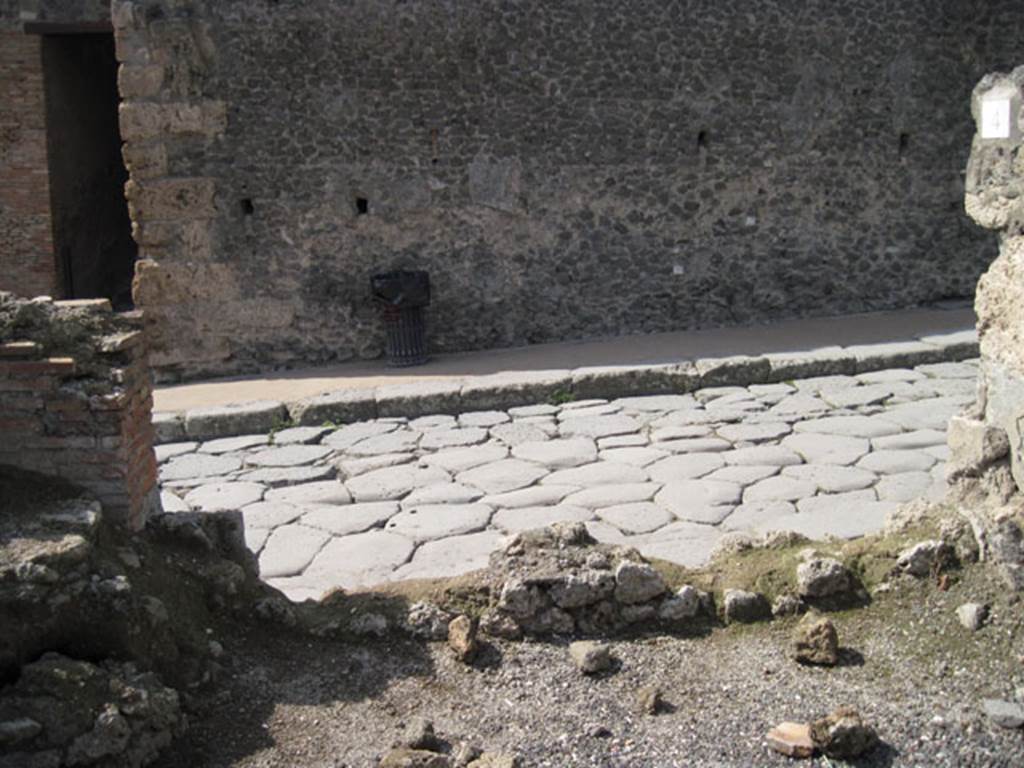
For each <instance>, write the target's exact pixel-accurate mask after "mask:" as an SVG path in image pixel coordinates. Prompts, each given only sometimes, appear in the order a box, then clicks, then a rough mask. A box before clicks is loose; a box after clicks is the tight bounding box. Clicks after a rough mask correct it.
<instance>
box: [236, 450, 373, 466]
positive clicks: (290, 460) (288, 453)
mask: <svg viewBox="0 0 1024 768" xmlns="http://www.w3.org/2000/svg"><path fill="white" fill-rule="evenodd" d="M332 450H333V449H332V448H330V447H328V446H323V445H285V446H281V447H279V448H267V449H265V450H262V451H256V452H255V453H250V454H248V455H247V456H246V458H245V463H246V464H248V465H249V466H251V467H301V466H303V465H305V464H312V463H313V462H315V461H320V459H325V458H327V457H328V456H330V455H331V452H332ZM382 453H384V451H382Z"/></svg>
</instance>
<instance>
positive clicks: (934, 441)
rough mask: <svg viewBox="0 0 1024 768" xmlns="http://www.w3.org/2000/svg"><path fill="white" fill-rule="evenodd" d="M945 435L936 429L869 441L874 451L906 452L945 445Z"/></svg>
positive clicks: (920, 430) (919, 430)
mask: <svg viewBox="0 0 1024 768" xmlns="http://www.w3.org/2000/svg"><path fill="white" fill-rule="evenodd" d="M945 444H946V433H945V432H942V431H939V430H937V429H918V430H915V431H913V432H904V433H902V434H899V435H889V436H888V437H876V438H875V439H874V440H872V441H871V445H872V447H873V448H874V449H875V450H883V451H884V450H891V451H906V450H916V449H919V448H929V447H931V446H933V445H945Z"/></svg>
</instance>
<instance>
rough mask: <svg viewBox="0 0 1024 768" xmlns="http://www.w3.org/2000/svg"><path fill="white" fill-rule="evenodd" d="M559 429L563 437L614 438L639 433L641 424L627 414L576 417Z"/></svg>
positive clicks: (562, 424) (568, 420)
mask: <svg viewBox="0 0 1024 768" xmlns="http://www.w3.org/2000/svg"><path fill="white" fill-rule="evenodd" d="M558 429H559V432H560V433H561V434H562V436H563V437H591V438H599V437H612V436H614V435H629V434H633V433H634V432H639V431H640V422H638V421H637V420H636V419H634V418H633V417H632V416H626V415H625V414H615V415H612V416H592V417H583V418H578V417H574V418H569V419H566V420H565V421H563V422H562V423H561V424H560V425H559V427H558Z"/></svg>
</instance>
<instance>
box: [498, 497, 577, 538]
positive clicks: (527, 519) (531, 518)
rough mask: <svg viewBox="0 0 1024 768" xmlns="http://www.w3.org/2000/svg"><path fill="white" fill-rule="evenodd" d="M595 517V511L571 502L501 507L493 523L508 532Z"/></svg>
mask: <svg viewBox="0 0 1024 768" xmlns="http://www.w3.org/2000/svg"><path fill="white" fill-rule="evenodd" d="M593 519H594V511H593V510H591V509H584V508H582V507H574V506H572V505H570V504H556V505H554V506H551V507H520V508H519V509H501V510H498V511H497V512H495V513H494V520H493V521H492V524H493V525H494V526H495V527H497V528H500V529H501V530H503V531H505V532H507V533H520V532H522V531H532V530H534V529H535V528H546V527H547V526H549V525H554V524H555V523H583V522H586V521H587V520H593Z"/></svg>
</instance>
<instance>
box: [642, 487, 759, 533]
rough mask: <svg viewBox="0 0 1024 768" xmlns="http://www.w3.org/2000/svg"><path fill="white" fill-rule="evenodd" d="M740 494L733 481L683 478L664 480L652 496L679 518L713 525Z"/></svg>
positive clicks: (720, 519) (728, 511)
mask: <svg viewBox="0 0 1024 768" xmlns="http://www.w3.org/2000/svg"><path fill="white" fill-rule="evenodd" d="M741 494H742V489H741V488H740V486H738V485H736V484H735V483H723V482H720V481H715V480H683V481H680V482H677V483H668V484H667V485H666V486H665V487H664V488H662V489H661V490H660V491H659V492H658V494H657V495H656V496H655V497H654V502H655V503H656V504H658V505H659V506H662V507H664V508H665V509H667V510H668V511H669V512H671V513H672V514H673V515H675V516H676V517H677V518H679V519H680V520H687V521H690V522H694V523H704V524H707V525H717V524H718V523H720V522H721V521H722V520H724V519H725V518H726V517H728V515H729V513H730V512H732V507H733V505H735V504H737V503H738V502H739V500H740V495H741Z"/></svg>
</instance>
